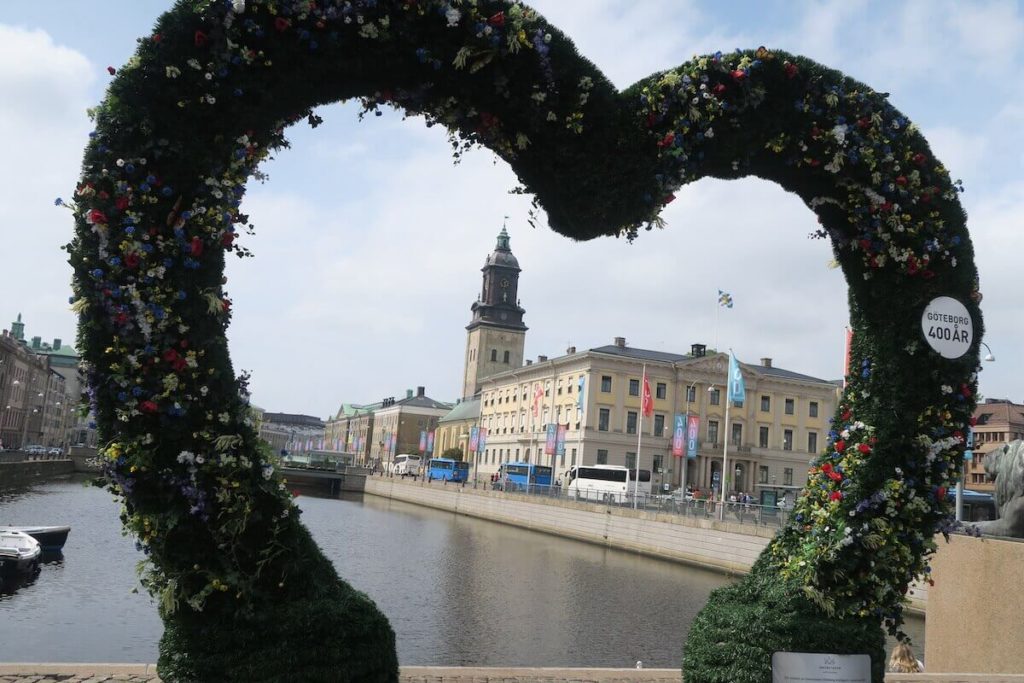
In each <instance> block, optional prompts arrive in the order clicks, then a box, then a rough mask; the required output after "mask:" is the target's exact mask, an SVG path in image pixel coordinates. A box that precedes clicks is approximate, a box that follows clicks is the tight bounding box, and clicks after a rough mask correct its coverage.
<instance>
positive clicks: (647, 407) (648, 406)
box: [640, 372, 654, 417]
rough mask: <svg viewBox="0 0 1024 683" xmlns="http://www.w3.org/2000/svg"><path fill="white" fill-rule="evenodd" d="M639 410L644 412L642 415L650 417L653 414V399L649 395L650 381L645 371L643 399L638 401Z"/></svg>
mask: <svg viewBox="0 0 1024 683" xmlns="http://www.w3.org/2000/svg"><path fill="white" fill-rule="evenodd" d="M640 412H642V413H643V414H644V417H650V416H652V415H654V399H653V398H652V397H651V382H650V380H648V379H647V373H646V372H645V373H644V394H643V399H642V400H641V401H640Z"/></svg>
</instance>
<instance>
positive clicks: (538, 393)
mask: <svg viewBox="0 0 1024 683" xmlns="http://www.w3.org/2000/svg"><path fill="white" fill-rule="evenodd" d="M542 398H544V389H543V388H541V386H540V385H539V384H535V385H533V416H534V417H538V416H539V415H540V400H541V399H542Z"/></svg>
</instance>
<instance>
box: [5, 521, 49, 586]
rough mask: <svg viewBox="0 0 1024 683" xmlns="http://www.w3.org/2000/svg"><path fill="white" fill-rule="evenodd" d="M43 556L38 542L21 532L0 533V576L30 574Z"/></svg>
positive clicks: (37, 566) (36, 567)
mask: <svg viewBox="0 0 1024 683" xmlns="http://www.w3.org/2000/svg"><path fill="white" fill-rule="evenodd" d="M42 554H43V550H42V548H41V547H40V546H39V541H37V540H36V539H34V538H32V537H31V536H29V535H28V534H26V533H24V532H22V531H0V576H11V575H17V574H31V573H32V572H34V571H35V570H36V569H38V568H39V557H40V556H41V555H42Z"/></svg>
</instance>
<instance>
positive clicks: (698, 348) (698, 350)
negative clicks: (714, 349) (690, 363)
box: [690, 344, 708, 358]
mask: <svg viewBox="0 0 1024 683" xmlns="http://www.w3.org/2000/svg"><path fill="white" fill-rule="evenodd" d="M707 352H708V347H707V346H705V345H704V344H690V355H691V356H693V357H694V358H703V357H704V356H705V355H707Z"/></svg>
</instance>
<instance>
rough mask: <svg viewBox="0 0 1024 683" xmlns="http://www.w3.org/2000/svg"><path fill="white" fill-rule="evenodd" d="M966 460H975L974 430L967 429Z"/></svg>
mask: <svg viewBox="0 0 1024 683" xmlns="http://www.w3.org/2000/svg"><path fill="white" fill-rule="evenodd" d="M964 446H966V448H965V449H964V460H974V430H973V429H971V428H970V427H968V428H967V441H966V443H964Z"/></svg>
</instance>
